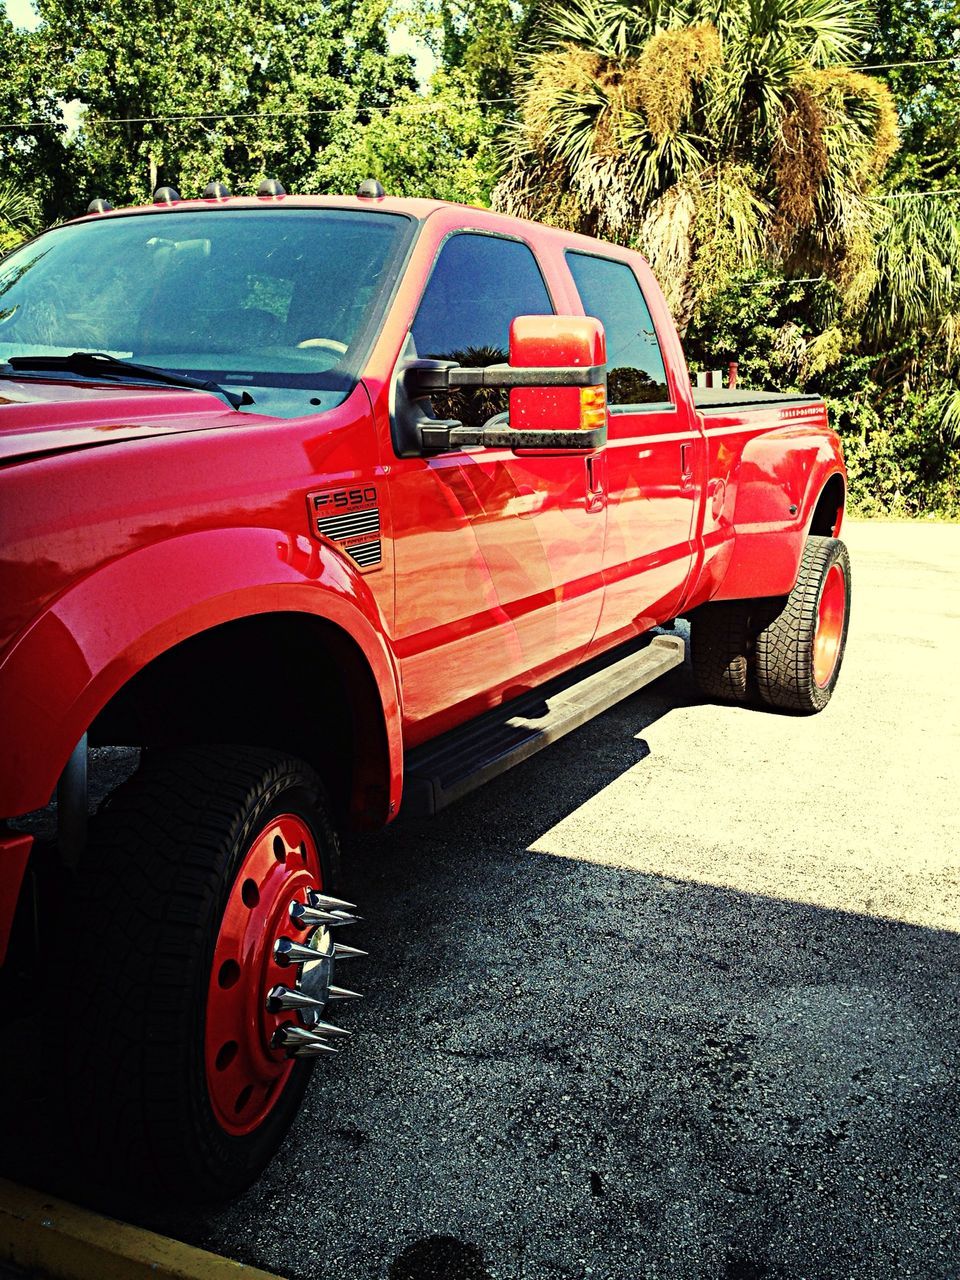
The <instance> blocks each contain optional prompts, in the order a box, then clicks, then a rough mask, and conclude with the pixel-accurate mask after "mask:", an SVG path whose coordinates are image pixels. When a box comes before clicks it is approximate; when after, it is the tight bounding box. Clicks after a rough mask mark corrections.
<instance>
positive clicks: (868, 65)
mask: <svg viewBox="0 0 960 1280" xmlns="http://www.w3.org/2000/svg"><path fill="white" fill-rule="evenodd" d="M945 62H960V53H954V54H951V55H950V57H949V58H920V59H918V60H917V61H916V62H845V63H843V64H842V65H843V66H845V67H849V68H850V70H851V71H893V70H895V69H896V68H897V67H938V66H942V65H943V63H945Z"/></svg>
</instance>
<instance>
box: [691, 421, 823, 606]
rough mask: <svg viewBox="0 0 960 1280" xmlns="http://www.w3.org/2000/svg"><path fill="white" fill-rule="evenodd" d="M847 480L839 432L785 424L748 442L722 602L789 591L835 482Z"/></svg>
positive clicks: (719, 595) (717, 595)
mask: <svg viewBox="0 0 960 1280" xmlns="http://www.w3.org/2000/svg"><path fill="white" fill-rule="evenodd" d="M836 475H839V476H840V477H841V479H842V480H843V481H844V486H845V485H846V468H845V467H844V463H843V454H842V452H841V449H840V441H839V439H838V438H837V436H836V435H834V433H833V432H832V431H831V432H823V431H810V430H807V429H805V428H803V427H782V428H780V429H779V430H776V431H770V432H767V433H765V434H763V435H761V436H757V437H755V438H754V439H753V440H750V441H748V443H747V445H746V447H745V448H744V450H743V456H742V458H741V462H740V468H739V474H738V477H737V497H736V503H735V506H734V513H733V526H734V546H733V554H732V555H731V558H730V563H729V566H728V568H727V572H726V574H725V575H724V578H723V580H722V582H721V584H720V587H719V589H718V590H717V591H716V592H715V593H714V596H713V599H715V600H744V599H752V598H754V597H758V596H781V595H787V594H789V592H790V591H791V590H792V589H793V585H794V583H795V582H796V580H797V573H798V572H799V569H800V557H801V555H802V554H803V544H804V542H805V541H806V539H807V536H808V534H809V532H810V525H811V523H812V521H813V516H814V512H815V511H816V508H817V502H818V500H819V498H820V495H821V494H822V493H823V490H824V488H825V486H826V485H827V483H828V481H829V480H830V479H831V478H832V477H833V476H836Z"/></svg>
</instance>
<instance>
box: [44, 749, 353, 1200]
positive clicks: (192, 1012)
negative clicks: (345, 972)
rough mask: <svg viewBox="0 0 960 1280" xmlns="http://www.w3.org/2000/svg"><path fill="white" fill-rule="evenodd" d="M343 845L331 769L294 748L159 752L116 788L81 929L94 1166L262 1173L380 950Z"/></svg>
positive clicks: (149, 1179) (209, 1186)
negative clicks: (332, 810)
mask: <svg viewBox="0 0 960 1280" xmlns="http://www.w3.org/2000/svg"><path fill="white" fill-rule="evenodd" d="M338 856H339V849H338V843H337V837H336V834H335V832H334V829H333V827H332V825H331V823H330V820H329V818H328V816H327V805H326V800H325V796H324V793H323V790H322V788H321V786H320V783H319V780H318V779H317V777H316V775H315V774H314V773H313V771H312V770H311V769H310V768H309V767H308V766H307V765H305V764H303V763H302V762H300V761H298V760H295V759H293V758H291V757H288V756H286V755H284V754H282V753H280V752H276V751H269V750H261V749H255V748H245V747H229V746H228V747H209V748H208V747H204V748H199V747H198V748H185V749H182V750H178V751H170V752H163V753H158V755H157V756H155V757H153V756H150V757H147V759H146V760H145V763H144V765H143V766H142V768H141V769H140V771H139V772H138V773H137V774H136V775H135V776H134V777H133V778H132V779H131V780H130V781H129V782H128V783H126V784H125V785H124V786H123V787H122V788H120V789H119V790H118V791H117V792H116V793H115V795H114V796H113V797H111V800H110V802H109V804H108V805H107V806H106V807H105V809H104V811H103V813H102V814H101V815H98V817H97V819H96V820H95V829H94V830H93V831H92V832H91V842H90V846H89V850H88V857H87V859H86V862H85V865H84V867H83V870H82V875H81V888H80V889H79V891H78V892H80V893H81V894H82V899H81V900H80V901H79V902H78V907H79V908H80V909H79V910H78V912H77V915H76V920H77V921H79V922H81V923H80V925H79V927H78V928H77V929H76V932H75V936H74V938H73V939H72V944H73V945H72V946H71V952H72V957H73V960H74V962H75V963H76V966H77V967H76V969H75V980H74V982H75V996H74V1001H73V1003H74V1004H75V1006H76V1008H75V1010H74V1017H73V1018H72V1019H71V1020H70V1022H69V1023H68V1025H71V1026H72V1027H73V1028H75V1029H76V1030H77V1032H78V1034H77V1036H76V1038H75V1039H74V1040H73V1051H72V1059H73V1060H72V1062H71V1068H72V1069H71V1071H70V1072H69V1074H68V1076H67V1081H68V1089H69V1093H70V1097H69V1099H68V1102H69V1103H71V1104H72V1111H73V1121H74V1125H73V1127H74V1129H75V1132H76V1137H77V1140H78V1148H79V1154H80V1156H81V1158H82V1160H83V1163H84V1165H88V1166H90V1167H91V1168H92V1169H93V1170H98V1171H100V1172H101V1173H102V1171H103V1170H109V1171H110V1181H111V1182H114V1183H120V1184H122V1185H124V1186H132V1187H134V1188H137V1189H146V1188H149V1189H151V1190H152V1191H158V1190H159V1191H160V1192H162V1193H164V1194H166V1195H168V1196H172V1197H175V1198H177V1199H189V1200H195V1199H204V1200H210V1199H223V1198H225V1197H229V1196H231V1195H233V1194H236V1193H237V1192H239V1191H240V1190H242V1189H243V1188H244V1187H246V1186H248V1185H249V1184H250V1183H251V1182H252V1181H253V1180H254V1179H255V1178H256V1177H257V1176H258V1174H259V1173H260V1171H261V1170H262V1169H263V1167H264V1166H265V1165H266V1163H267V1162H268V1161H269V1160H270V1158H271V1157H272V1155H273V1154H274V1152H275V1151H276V1149H277V1147H278V1146H279V1144H280V1142H281V1141H282V1139H283V1136H284V1134H285V1132H286V1130H287V1128H288V1126H289V1124H290V1122H291V1121H292V1119H293V1117H294V1115H295V1113H296V1111H297V1108H298V1106H299V1103H300V1100H301V1098H302V1096H303V1093H304V1090H305V1088H306V1086H307V1082H308V1079H309V1076H310V1071H311V1068H312V1065H313V1063H314V1062H315V1060H316V1059H317V1058H319V1057H323V1058H326V1057H327V1056H328V1055H330V1054H333V1053H335V1052H336V1051H337V1050H338V1048H339V1047H340V1046H341V1044H342V1037H344V1036H345V1035H346V1034H347V1033H346V1032H344V1031H341V1030H340V1029H339V1028H337V1027H336V1026H334V1025H332V1024H331V1023H329V1022H327V1021H326V1018H325V1017H324V1016H322V1015H325V1013H326V1005H327V1003H328V1001H331V1000H335V999H338V998H339V999H343V998H349V997H350V996H351V995H352V994H353V993H352V992H350V991H348V990H346V989H344V988H342V987H339V986H337V984H336V983H335V981H334V979H335V977H337V976H338V975H336V974H335V969H336V966H337V959H338V956H339V957H342V958H350V957H351V956H352V955H355V954H363V953H357V952H355V951H354V949H353V948H349V947H344V946H342V945H341V944H338V943H336V942H335V941H334V937H335V936H337V931H338V926H340V925H342V924H349V923H352V922H353V917H352V916H351V915H350V911H349V906H350V904H347V903H342V902H340V901H339V900H337V899H334V898H331V897H330V896H329V890H330V886H331V885H332V883H333V879H334V876H335V874H336V870H337V861H338Z"/></svg>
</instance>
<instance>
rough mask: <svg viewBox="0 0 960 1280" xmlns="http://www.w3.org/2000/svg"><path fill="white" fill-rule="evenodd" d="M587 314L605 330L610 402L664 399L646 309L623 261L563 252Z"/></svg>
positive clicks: (657, 354) (657, 346) (660, 364)
mask: <svg viewBox="0 0 960 1280" xmlns="http://www.w3.org/2000/svg"><path fill="white" fill-rule="evenodd" d="M567 265H568V266H569V268H570V271H571V274H572V275H573V279H574V282H575V283H576V286H577V292H578V293H579V294H580V300H581V301H582V302H583V309H584V311H585V312H586V313H587V315H588V316H595V317H596V318H597V319H598V320H599V321H600V322H601V324H602V325H603V327H604V329H605V331H606V334H607V368H608V374H607V392H608V395H609V398H610V403H611V404H644V403H648V402H650V401H656V400H666V399H667V398H668V396H667V375H666V372H665V370H664V367H663V356H662V355H661V354H660V344H659V342H657V334H656V330H655V329H654V327H653V321H652V320H651V318H650V311H649V309H648V307H647V304H646V302H645V301H644V297H643V293H642V291H641V289H640V285H639V284H638V283H637V277H636V276H635V275H634V274H633V271H632V270H631V269H630V267H628V266H627V264H626V263H624V262H613V261H612V260H611V259H610V258H594V257H591V256H590V255H589V254H586V253H568V254H567Z"/></svg>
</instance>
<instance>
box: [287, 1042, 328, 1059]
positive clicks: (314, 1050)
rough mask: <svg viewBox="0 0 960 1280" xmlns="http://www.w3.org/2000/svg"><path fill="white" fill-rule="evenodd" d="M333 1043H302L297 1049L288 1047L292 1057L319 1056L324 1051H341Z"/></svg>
mask: <svg viewBox="0 0 960 1280" xmlns="http://www.w3.org/2000/svg"><path fill="white" fill-rule="evenodd" d="M339 1052H340V1050H339V1049H335V1048H334V1047H333V1045H332V1044H301V1045H298V1046H297V1048H296V1049H288V1050H287V1054H288V1056H289V1057H291V1058H319V1057H320V1055H321V1054H322V1053H339Z"/></svg>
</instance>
